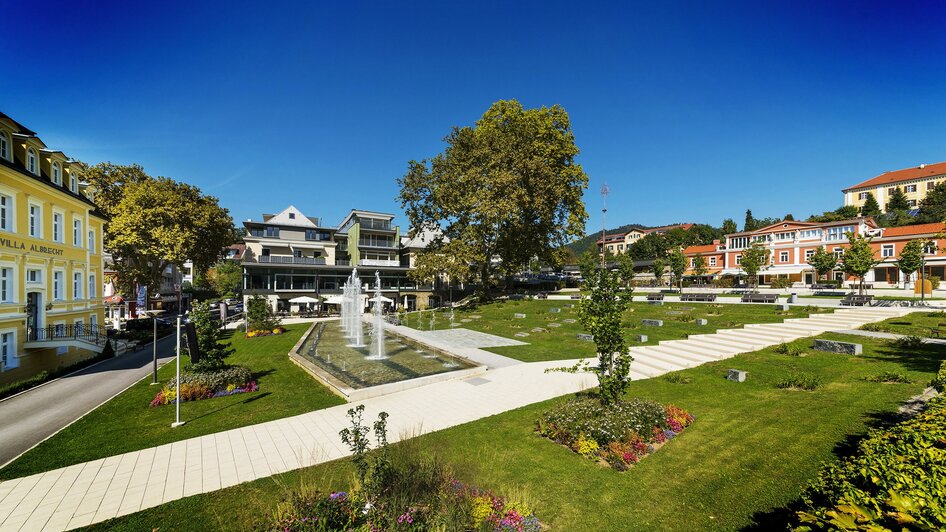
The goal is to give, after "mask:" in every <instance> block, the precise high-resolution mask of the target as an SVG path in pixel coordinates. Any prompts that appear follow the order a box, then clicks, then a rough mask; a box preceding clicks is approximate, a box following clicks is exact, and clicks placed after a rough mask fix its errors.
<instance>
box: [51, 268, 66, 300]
mask: <svg viewBox="0 0 946 532" xmlns="http://www.w3.org/2000/svg"><path fill="white" fill-rule="evenodd" d="M65 284H66V271H65V270H53V301H63V300H64V299H65V295H66V294H65V292H66V287H65Z"/></svg>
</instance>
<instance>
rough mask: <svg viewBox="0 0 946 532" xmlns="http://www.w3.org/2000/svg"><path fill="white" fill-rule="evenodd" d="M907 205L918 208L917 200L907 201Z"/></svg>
mask: <svg viewBox="0 0 946 532" xmlns="http://www.w3.org/2000/svg"><path fill="white" fill-rule="evenodd" d="M907 205H909V206H910V207H916V200H915V199H911V200H907Z"/></svg>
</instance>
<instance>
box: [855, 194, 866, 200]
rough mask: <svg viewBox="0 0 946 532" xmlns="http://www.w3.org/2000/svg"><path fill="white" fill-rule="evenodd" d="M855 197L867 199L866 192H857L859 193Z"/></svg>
mask: <svg viewBox="0 0 946 532" xmlns="http://www.w3.org/2000/svg"><path fill="white" fill-rule="evenodd" d="M857 199H859V200H866V199H867V192H861V193H859V194H858V195H857Z"/></svg>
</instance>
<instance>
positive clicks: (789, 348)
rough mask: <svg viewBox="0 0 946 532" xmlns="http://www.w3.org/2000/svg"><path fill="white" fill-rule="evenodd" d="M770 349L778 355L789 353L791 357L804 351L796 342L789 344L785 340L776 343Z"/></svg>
mask: <svg viewBox="0 0 946 532" xmlns="http://www.w3.org/2000/svg"><path fill="white" fill-rule="evenodd" d="M772 350H773V351H775V352H776V353H778V354H780V355H789V356H793V357H797V356H801V354H802V353H804V352H805V351H804V350H803V349H802V348H801V347H799V346H798V345H797V344H790V343H787V342H782V343H780V344H778V345H777V346H775V347H773V348H772Z"/></svg>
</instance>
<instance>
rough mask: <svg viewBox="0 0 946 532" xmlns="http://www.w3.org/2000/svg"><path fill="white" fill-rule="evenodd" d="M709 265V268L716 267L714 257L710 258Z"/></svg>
mask: <svg viewBox="0 0 946 532" xmlns="http://www.w3.org/2000/svg"><path fill="white" fill-rule="evenodd" d="M709 265H710V266H716V257H710V258H709Z"/></svg>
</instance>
